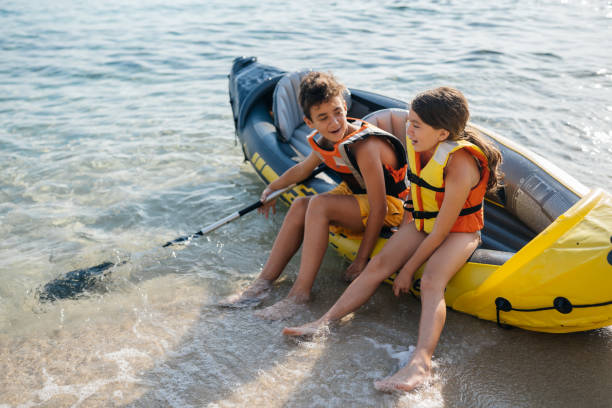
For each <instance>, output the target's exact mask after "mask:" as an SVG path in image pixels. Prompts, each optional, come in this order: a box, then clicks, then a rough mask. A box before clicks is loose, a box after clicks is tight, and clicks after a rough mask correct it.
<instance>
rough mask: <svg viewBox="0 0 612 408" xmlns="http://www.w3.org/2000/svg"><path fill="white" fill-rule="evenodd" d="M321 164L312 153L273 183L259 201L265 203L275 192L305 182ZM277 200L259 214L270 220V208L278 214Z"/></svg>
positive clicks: (272, 201)
mask: <svg viewBox="0 0 612 408" xmlns="http://www.w3.org/2000/svg"><path fill="white" fill-rule="evenodd" d="M320 163H321V159H320V158H319V156H317V155H316V154H315V153H314V152H311V153H310V154H309V155H308V157H306V159H304V160H303V161H301V162H299V163H297V164H296V165H294V166H292V167H290V168H289V169H288V170H287V171H285V172H284V173H283V174H281V176H280V177H279V178H277V179H276V180H274V181H273V182H271V183H270V184H269V185H268V186H267V187H266V188H265V189H264V191H263V192H262V193H261V197H260V198H259V200H260V201H261V202H262V203H263V202H265V201H266V198H268V196H269V195H270V194H272V193H273V192H274V191H275V190H280V189H282V188H285V187H287V186H290V185H291V184H294V183H298V182H300V181H302V180H305V179H306V178H308V176H310V175H311V174H312V172H313V171H314V169H316V168H317V166H318V165H319V164H320ZM275 204H276V200H271V201H270V202H267V203H265V204H264V205H262V206H261V207H259V208H258V209H257V212H259V213H260V214H263V215H265V216H266V218H268V213H269V211H270V208H272V213H273V214H274V213H276V207H275Z"/></svg>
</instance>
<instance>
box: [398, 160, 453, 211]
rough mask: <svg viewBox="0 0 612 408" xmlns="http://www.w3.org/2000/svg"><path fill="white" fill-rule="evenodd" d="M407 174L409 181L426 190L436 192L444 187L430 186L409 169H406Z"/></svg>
mask: <svg viewBox="0 0 612 408" xmlns="http://www.w3.org/2000/svg"><path fill="white" fill-rule="evenodd" d="M407 175H408V180H410V182H411V183H414V184H416V185H417V186H420V187H423V188H426V189H428V190H432V191H437V192H438V193H443V192H444V187H434V186H432V185H431V184H429V183H428V182H426V181H425V180H423V179H422V178H420V177H419V176H417V175H416V174H414V173H413V172H411V171H410V169H408V172H407ZM432 218H433V217H432Z"/></svg>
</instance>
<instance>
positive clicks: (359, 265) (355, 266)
mask: <svg viewBox="0 0 612 408" xmlns="http://www.w3.org/2000/svg"><path fill="white" fill-rule="evenodd" d="M367 264H368V260H367V259H366V260H365V261H362V260H358V259H355V260H354V261H353V262H352V263H351V264H350V265H349V267H348V268H346V271H344V280H345V281H346V282H352V281H353V280H355V278H356V277H358V276H359V275H360V274H361V272H362V271H363V270H364V269H365V267H366V265H367Z"/></svg>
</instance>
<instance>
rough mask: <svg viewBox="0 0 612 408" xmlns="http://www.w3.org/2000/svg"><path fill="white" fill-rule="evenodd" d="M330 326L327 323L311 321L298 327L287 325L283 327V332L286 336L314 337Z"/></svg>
mask: <svg viewBox="0 0 612 408" xmlns="http://www.w3.org/2000/svg"><path fill="white" fill-rule="evenodd" d="M327 328H328V325H327V323H325V322H319V321H318V320H317V321H314V322H310V323H306V324H303V325H301V326H298V327H285V328H284V329H283V334H284V335H285V336H296V337H304V336H306V337H313V336H316V335H317V334H321V333H322V332H324V331H326V330H327Z"/></svg>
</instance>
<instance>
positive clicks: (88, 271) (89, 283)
mask: <svg viewBox="0 0 612 408" xmlns="http://www.w3.org/2000/svg"><path fill="white" fill-rule="evenodd" d="M323 168H324V167H323V166H319V167H317V168H316V169H315V170H314V171H313V172H312V174H311V175H310V176H309V177H308V178H306V179H304V180H303V181H301V182H300V183H297V184H302V183H305V182H306V181H308V180H310V179H312V178H314V177H315V176H316V175H317V174H319V173H320V172H321V171H323ZM297 184H292V185H290V186H287V187H285V188H283V189H281V190H277V191H275V192H273V193H272V194H270V195H269V196H268V197H267V198H266V201H265V202H262V201H256V202H254V203H253V204H251V205H248V206H246V207H244V208H243V209H241V210H238V211H236V212H234V213H232V214H230V215H228V216H227V217H225V218H223V219H221V220H219V221H217V222H215V223H213V224H211V225H209V226H207V227H205V228H202V229H201V230H200V231H198V232H196V233H193V234H190V235H184V236H182V237H178V238H176V239H173V240H172V241H168V242H166V243H165V244H164V245H163V246H162V248H166V247H169V246H172V245H174V244H178V243H184V244H188V243H189V242H190V241H191V240H192V239H194V238H197V237H201V236H202V235H204V234H208V233H209V232H211V231H214V230H216V229H217V228H219V227H221V226H222V225H225V224H227V223H229V222H231V221H233V220H235V219H237V218H240V217H242V216H243V215H246V214H248V213H250V212H252V211H253V210H256V209H258V208H259V207H261V206H263V205H264V204H265V203H267V202H270V201H272V200H274V199H276V198H277V197H278V196H280V195H281V194H283V193H285V192H286V191H288V190H290V189H292V188H294V187H295V186H296V185H297ZM126 262H127V261H122V262H118V263H113V262H103V263H101V264H99V265H96V266H92V267H89V268H83V269H75V270H73V271H70V272H68V273H66V275H64V277H62V278H57V279H54V280H52V281H51V282H49V283H47V284H46V285H45V286H44V287H43V289H42V290H40V291H39V299H40V300H41V301H53V300H56V299H64V298H69V297H74V296H76V295H77V294H78V293H80V292H82V291H84V290H87V289H89V288H92V287H94V286H95V285H96V284H97V283H98V282H99V281H100V280H101V279H103V278H104V277H105V276H107V275H108V273H110V271H109V270H110V269H112V268H114V267H116V266H121V265H123V264H125V263H126ZM106 271H109V272H106Z"/></svg>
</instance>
